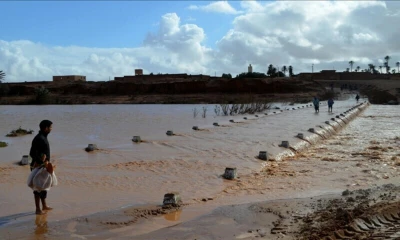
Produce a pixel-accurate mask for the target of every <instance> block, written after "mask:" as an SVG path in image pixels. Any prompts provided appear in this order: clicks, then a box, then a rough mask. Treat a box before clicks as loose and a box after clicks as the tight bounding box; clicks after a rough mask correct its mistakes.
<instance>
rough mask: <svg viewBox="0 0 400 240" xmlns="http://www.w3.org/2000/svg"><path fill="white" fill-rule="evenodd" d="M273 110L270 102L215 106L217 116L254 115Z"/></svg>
mask: <svg viewBox="0 0 400 240" xmlns="http://www.w3.org/2000/svg"><path fill="white" fill-rule="evenodd" d="M270 108H271V104H270V103H269V102H252V103H240V104H220V105H215V108H214V112H215V114H216V115H219V114H222V115H223V116H228V115H230V116H233V115H237V114H254V113H258V112H263V111H265V110H267V109H270Z"/></svg>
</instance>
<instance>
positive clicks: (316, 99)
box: [313, 97, 319, 113]
mask: <svg viewBox="0 0 400 240" xmlns="http://www.w3.org/2000/svg"><path fill="white" fill-rule="evenodd" d="M313 104H314V109H315V112H316V113H317V112H319V99H318V98H317V97H314V100H313Z"/></svg>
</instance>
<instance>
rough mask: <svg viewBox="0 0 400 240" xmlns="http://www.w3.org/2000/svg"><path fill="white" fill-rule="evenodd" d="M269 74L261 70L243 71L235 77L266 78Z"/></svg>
mask: <svg viewBox="0 0 400 240" xmlns="http://www.w3.org/2000/svg"><path fill="white" fill-rule="evenodd" d="M266 77H267V75H265V73H260V72H242V73H241V74H239V75H236V77H235V78H266Z"/></svg>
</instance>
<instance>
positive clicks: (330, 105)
mask: <svg viewBox="0 0 400 240" xmlns="http://www.w3.org/2000/svg"><path fill="white" fill-rule="evenodd" d="M356 100H357V102H358V100H360V96H359V95H358V94H357V96H356ZM334 103H335V102H334V101H333V98H329V99H328V112H332V107H333V104H334ZM313 105H314V109H315V112H316V113H318V112H319V99H318V98H317V97H314V99H313Z"/></svg>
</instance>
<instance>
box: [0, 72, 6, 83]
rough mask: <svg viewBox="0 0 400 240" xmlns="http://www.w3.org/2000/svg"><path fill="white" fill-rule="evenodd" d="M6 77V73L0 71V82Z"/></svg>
mask: <svg viewBox="0 0 400 240" xmlns="http://www.w3.org/2000/svg"><path fill="white" fill-rule="evenodd" d="M4 78H6V73H5V72H3V71H0V83H1V82H2V81H3V80H4Z"/></svg>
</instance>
